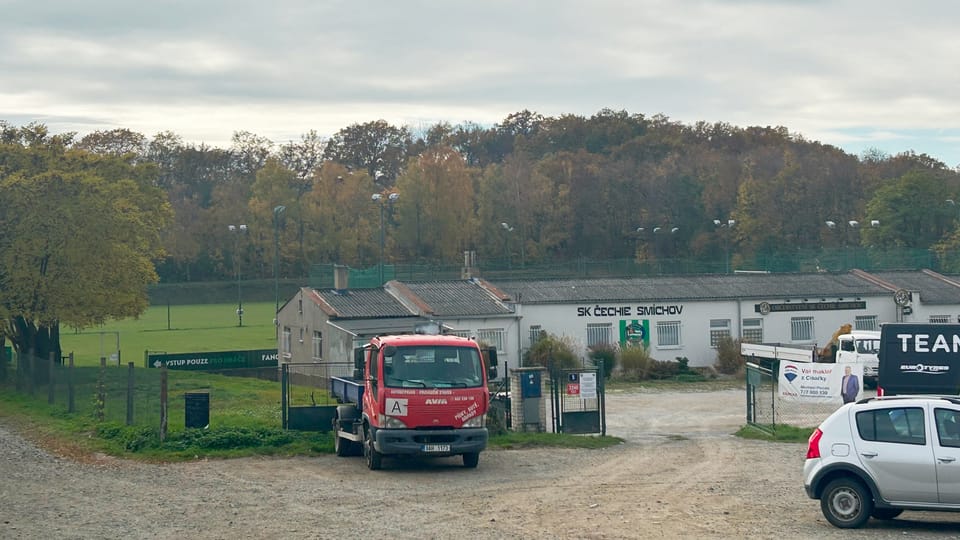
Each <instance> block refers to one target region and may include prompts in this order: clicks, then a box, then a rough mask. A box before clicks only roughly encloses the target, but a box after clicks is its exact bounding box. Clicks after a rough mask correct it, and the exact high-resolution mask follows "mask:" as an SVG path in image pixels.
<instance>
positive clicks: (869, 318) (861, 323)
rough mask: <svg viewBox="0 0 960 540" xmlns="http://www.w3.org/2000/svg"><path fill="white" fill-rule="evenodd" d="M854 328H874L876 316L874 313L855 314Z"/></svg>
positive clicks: (875, 326)
mask: <svg viewBox="0 0 960 540" xmlns="http://www.w3.org/2000/svg"><path fill="white" fill-rule="evenodd" d="M853 325H854V326H853V328H854V330H876V329H877V328H878V326H877V316H876V315H857V316H856V318H855V319H854V320H853Z"/></svg>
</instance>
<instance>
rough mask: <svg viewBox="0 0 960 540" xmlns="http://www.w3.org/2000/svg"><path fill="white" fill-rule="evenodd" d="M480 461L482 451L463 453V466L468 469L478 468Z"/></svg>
mask: <svg viewBox="0 0 960 540" xmlns="http://www.w3.org/2000/svg"><path fill="white" fill-rule="evenodd" d="M479 463H480V452H467V453H466V454H463V466H464V467H466V468H468V469H476V468H477V465H478V464H479Z"/></svg>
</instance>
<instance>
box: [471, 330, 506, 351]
mask: <svg viewBox="0 0 960 540" xmlns="http://www.w3.org/2000/svg"><path fill="white" fill-rule="evenodd" d="M477 341H479V342H480V343H485V344H487V345H489V346H491V347H495V348H496V349H497V352H500V351H503V350H505V347H504V345H506V344H505V343H504V342H503V328H491V329H486V330H477Z"/></svg>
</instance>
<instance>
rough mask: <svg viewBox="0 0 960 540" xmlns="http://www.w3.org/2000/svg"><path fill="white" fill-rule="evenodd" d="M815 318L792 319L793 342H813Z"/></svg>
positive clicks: (791, 333)
mask: <svg viewBox="0 0 960 540" xmlns="http://www.w3.org/2000/svg"><path fill="white" fill-rule="evenodd" d="M813 335H814V334H813V317H793V318H791V319H790V340H791V341H813Z"/></svg>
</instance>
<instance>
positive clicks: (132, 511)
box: [0, 390, 960, 539]
mask: <svg viewBox="0 0 960 540" xmlns="http://www.w3.org/2000/svg"><path fill="white" fill-rule="evenodd" d="M607 405H608V416H607V426H608V428H607V433H608V434H610V435H615V436H618V437H621V438H623V439H625V441H626V442H625V443H624V444H622V445H618V446H616V447H613V448H608V449H604V450H568V449H561V450H556V449H521V450H490V451H487V452H485V453H484V454H482V456H481V459H480V466H479V468H477V469H473V470H471V469H464V468H462V467H461V466H460V460H459V459H458V458H449V459H436V460H428V461H414V460H409V461H390V460H388V461H386V462H385V463H386V467H387V469H386V470H383V471H368V470H367V469H366V468H365V467H364V464H363V461H362V460H361V459H360V458H337V457H335V456H332V455H331V456H323V457H319V458H245V459H237V460H226V461H196V462H191V463H177V464H165V465H155V464H143V463H137V462H130V461H125V460H118V459H113V458H108V457H105V456H87V457H86V458H84V459H81V460H77V459H72V458H66V457H61V456H58V455H57V454H55V453H52V452H50V451H47V450H44V449H40V448H38V447H36V446H35V445H34V444H32V443H31V442H29V441H30V439H31V434H30V433H29V432H22V433H21V432H17V431H15V430H14V429H13V428H12V427H11V426H10V425H9V424H4V423H3V421H2V420H0V538H4V539H33V538H37V539H49V538H58V539H69V538H84V539H86V538H95V539H100V538H124V539H127V538H158V539H167V538H170V539H174V538H176V539H182V538H191V539H193V538H196V539H207V538H209V539H221V538H230V539H247V538H255V539H260V538H271V539H272V538H290V539H301V538H344V537H347V538H356V537H359V538H437V539H445V538H458V539H472V538H483V539H490V538H531V539H540V538H544V539H546V538H550V539H553V538H585V539H591V538H745V537H750V538H778V539H779V538H827V539H830V538H871V539H892V538H898V539H902V538H911V539H913V538H960V514H935V513H907V514H904V515H903V516H902V517H903V518H904V519H897V520H893V521H890V522H879V521H875V520H871V521H870V522H869V523H868V526H867V527H866V528H864V529H861V530H857V531H842V530H839V529H835V528H833V527H832V526H830V525H829V524H828V523H827V522H826V521H825V520H824V519H823V517H822V516H821V514H820V510H819V503H818V502H817V501H813V500H810V499H807V498H806V495H805V494H804V492H803V479H802V476H801V467H802V464H803V456H804V452H805V450H806V447H805V445H802V444H777V443H765V442H758V441H749V440H742V439H739V438H736V437H733V436H731V435H730V434H731V433H732V432H734V431H735V430H736V429H737V428H738V427H739V426H740V425H741V424H742V423H743V409H744V405H743V392H742V390H722V391H713V392H673V391H671V392H652V391H629V392H628V391H624V392H610V393H609V394H608V399H607Z"/></svg>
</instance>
